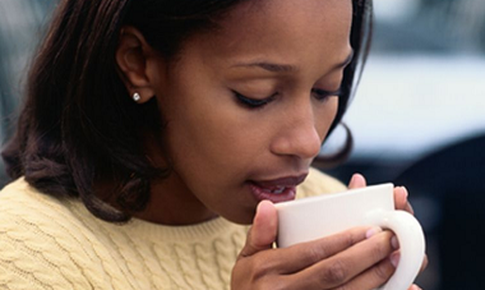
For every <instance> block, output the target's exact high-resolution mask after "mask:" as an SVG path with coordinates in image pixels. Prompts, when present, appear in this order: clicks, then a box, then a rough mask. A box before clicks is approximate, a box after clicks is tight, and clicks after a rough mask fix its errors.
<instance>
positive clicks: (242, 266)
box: [231, 201, 395, 290]
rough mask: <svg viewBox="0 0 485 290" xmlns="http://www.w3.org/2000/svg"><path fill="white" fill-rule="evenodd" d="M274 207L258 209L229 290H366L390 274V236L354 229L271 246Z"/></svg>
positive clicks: (376, 230)
mask: <svg viewBox="0 0 485 290" xmlns="http://www.w3.org/2000/svg"><path fill="white" fill-rule="evenodd" d="M277 225H278V220H277V213H276V209H275V208H274V206H273V204H272V203H271V202H269V201H262V202H261V203H260V204H259V205H258V208H257V211H256V215H255V218H254V221H253V226H252V227H251V229H250V230H249V233H248V236H247V240H246V245H245V246H244V248H243V249H242V250H241V252H240V254H239V256H238V259H237V262H236V265H235V266H234V268H233V271H232V278H231V289H232V290H236V289H238V290H239V289H248V290H249V289H251V290H255V289H256V290H257V289H309V290H311V289H320V290H321V289H344V288H345V289H347V290H370V289H375V288H376V287H378V286H379V285H382V284H384V283H385V282H386V281H387V280H388V279H389V277H390V276H391V275H392V273H393V272H394V267H393V266H392V264H391V261H390V259H389V258H388V257H389V255H390V254H391V253H392V251H393V250H395V249H393V248H392V245H391V238H392V233H391V232H389V231H382V230H381V229H380V228H370V227H359V228H354V229H351V230H348V231H345V232H342V233H339V234H336V235H333V236H330V237H326V238H322V239H319V240H316V241H311V242H306V243H301V244H297V245H294V246H291V247H288V248H282V249H275V248H273V247H272V245H273V243H274V242H275V240H276V234H277Z"/></svg>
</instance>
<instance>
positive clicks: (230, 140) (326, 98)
mask: <svg viewBox="0 0 485 290" xmlns="http://www.w3.org/2000/svg"><path fill="white" fill-rule="evenodd" d="M351 18H352V3H351V1H350V0H344V1H343V0H299V1H294V0H265V1H255V0H253V1H246V2H244V3H243V4H242V5H240V6H238V7H236V8H235V9H234V10H232V12H230V13H229V14H228V15H227V17H226V18H225V19H224V20H223V21H222V22H221V23H220V29H219V30H212V31H210V32H204V33H199V34H197V35H195V36H193V37H191V38H190V39H188V41H187V42H186V43H185V45H184V46H183V50H182V53H181V55H180V59H179V60H178V61H177V62H176V63H175V64H174V65H171V66H167V65H166V64H165V62H164V60H163V58H161V57H160V59H159V60H158V61H157V64H156V70H157V79H156V83H157V86H156V96H157V98H158V103H159V107H160V110H161V113H162V115H163V117H164V120H165V121H166V122H167V126H166V131H165V132H164V135H163V138H164V140H166V141H165V142H167V143H166V145H167V148H168V155H169V157H170V161H171V164H172V165H173V173H172V175H171V176H170V177H169V178H168V179H167V180H163V181H160V183H158V184H156V185H154V186H153V192H152V202H151V204H150V206H149V208H148V210H147V211H148V212H149V213H147V215H148V216H151V218H149V219H152V220H157V221H158V222H163V223H170V224H184V223H195V222H201V221H204V220H208V219H210V218H212V217H214V216H218V215H221V216H223V217H225V218H227V219H229V220H231V221H234V222H237V223H250V222H251V221H252V218H253V216H254V213H255V208H256V205H257V204H258V202H259V201H261V200H262V199H269V200H271V201H273V202H280V201H285V200H291V199H293V198H294V197H295V186H296V185H297V184H299V183H301V182H302V181H303V180H304V178H305V176H306V174H307V173H308V170H309V167H310V164H311V162H312V160H313V159H314V157H315V156H317V154H318V153H319V150H320V146H321V143H322V141H323V140H324V138H325V137H326V135H327V132H328V130H329V127H330V125H331V124H332V121H333V120H334V118H335V116H336V112H337V107H338V96H336V94H338V93H337V91H338V90H339V88H340V84H341V81H342V76H343V69H344V66H345V65H346V64H347V63H348V60H349V56H351V54H352V49H351V47H350V44H349V37H350V26H351V20H352V19H351ZM157 215H158V216H159V218H157V217H156V216H157ZM162 216H163V217H162Z"/></svg>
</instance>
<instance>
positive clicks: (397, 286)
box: [368, 210, 425, 290]
mask: <svg viewBox="0 0 485 290" xmlns="http://www.w3.org/2000/svg"><path fill="white" fill-rule="evenodd" d="M368 218H369V222H370V224H373V225H377V226H380V227H382V228H384V229H390V230H392V231H393V232H394V234H395V235H396V237H397V239H398V241H399V245H400V251H401V257H400V259H399V264H398V266H397V268H396V271H395V272H394V274H393V275H392V277H391V278H390V279H389V281H387V283H386V284H384V285H383V286H381V287H380V288H378V290H407V289H408V288H409V287H410V286H411V285H412V284H413V282H414V279H415V278H416V276H417V275H418V273H419V270H420V269H421V265H422V263H423V259H424V254H425V241H424V234H423V229H422V228H421V225H420V224H419V222H418V221H417V220H416V218H415V217H414V216H413V215H411V214H410V213H408V212H405V211H402V210H390V211H385V210H378V211H374V212H372V213H370V214H369V216H368Z"/></svg>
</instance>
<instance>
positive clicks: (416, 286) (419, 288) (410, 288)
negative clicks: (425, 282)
mask: <svg viewBox="0 0 485 290" xmlns="http://www.w3.org/2000/svg"><path fill="white" fill-rule="evenodd" d="M408 290H423V289H421V287H419V286H418V285H416V284H413V285H411V287H409V289H408Z"/></svg>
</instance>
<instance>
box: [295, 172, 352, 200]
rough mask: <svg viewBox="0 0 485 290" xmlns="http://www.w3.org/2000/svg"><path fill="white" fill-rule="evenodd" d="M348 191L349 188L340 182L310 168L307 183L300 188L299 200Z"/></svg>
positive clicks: (298, 192)
mask: <svg viewBox="0 0 485 290" xmlns="http://www.w3.org/2000/svg"><path fill="white" fill-rule="evenodd" d="M345 190H347V187H346V186H345V185H344V184H343V183H342V182H340V181H339V180H337V179H335V178H333V177H331V176H329V175H327V174H325V173H323V172H321V171H320V170H318V169H316V168H310V171H309V174H308V176H307V178H306V179H305V181H304V182H303V183H302V184H301V185H299V186H298V190H297V195H298V198H303V197H309V196H315V195H321V194H327V193H336V192H342V191H345Z"/></svg>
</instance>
